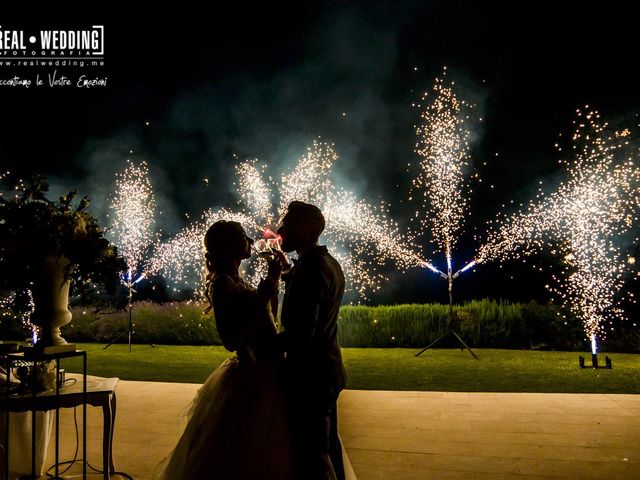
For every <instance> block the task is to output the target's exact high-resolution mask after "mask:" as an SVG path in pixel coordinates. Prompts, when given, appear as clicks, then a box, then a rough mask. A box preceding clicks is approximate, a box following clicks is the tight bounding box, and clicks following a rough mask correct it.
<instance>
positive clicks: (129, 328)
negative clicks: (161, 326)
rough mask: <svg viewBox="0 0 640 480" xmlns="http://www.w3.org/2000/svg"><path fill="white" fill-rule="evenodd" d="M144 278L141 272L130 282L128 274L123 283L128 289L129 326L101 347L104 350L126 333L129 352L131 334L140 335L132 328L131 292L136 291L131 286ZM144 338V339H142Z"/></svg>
mask: <svg viewBox="0 0 640 480" xmlns="http://www.w3.org/2000/svg"><path fill="white" fill-rule="evenodd" d="M143 278H144V274H142V275H141V276H140V278H138V279H137V280H136V281H135V282H131V275H129V280H128V281H127V282H126V283H125V286H126V287H127V289H128V290H129V295H128V300H129V305H128V309H129V326H128V328H127V330H126V331H124V332H122V333H121V334H120V335H118V336H117V337H116V338H114V339H113V340H111V341H110V342H109V343H108V344H106V345H105V346H104V347H103V348H102V349H103V350H106V349H107V348H109V347H110V346H111V345H113V344H114V343H116V342H117V341H118V340H120V339H121V338H122V337H124V336H125V335H128V337H129V353H131V337H132V336H133V335H138V336H139V337H140V334H137V333H136V331H135V330H134V329H133V327H134V324H133V322H132V310H133V294H134V293H136V291H135V290H134V289H133V286H134V285H135V284H136V283H138V282H139V281H140V280H142V279H143ZM143 340H144V339H143ZM144 341H145V343H148V344H149V345H151V346H152V347H154V348H155V345H154V344H153V343H151V342H148V341H146V340H144Z"/></svg>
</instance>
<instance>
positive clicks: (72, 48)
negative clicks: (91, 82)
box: [0, 25, 104, 57]
mask: <svg viewBox="0 0 640 480" xmlns="http://www.w3.org/2000/svg"><path fill="white" fill-rule="evenodd" d="M25 55H31V56H38V55H41V56H47V55H49V56H57V55H60V56H63V55H75V56H83V55H86V56H101V55H104V26H103V25H93V26H92V27H91V28H90V29H82V30H39V31H37V32H28V33H27V32H25V31H24V30H11V29H6V28H2V26H0V56H14V57H18V56H25Z"/></svg>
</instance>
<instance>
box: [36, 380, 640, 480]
mask: <svg viewBox="0 0 640 480" xmlns="http://www.w3.org/2000/svg"><path fill="white" fill-rule="evenodd" d="M197 388H198V385H196V384H180V383H157V382H131V381H121V382H120V383H119V385H118V388H117V398H118V408H117V418H116V428H115V439H114V461H115V465H116V469H117V470H120V471H125V472H127V473H129V474H130V475H132V476H133V477H134V478H136V479H140V480H144V479H149V478H150V475H151V472H152V471H153V468H154V466H155V464H156V463H157V462H158V461H159V460H160V459H161V458H162V457H163V456H165V455H166V454H167V453H168V452H169V451H170V450H171V448H172V446H173V445H174V443H175V442H176V440H177V438H178V437H179V435H180V432H181V429H182V425H183V422H184V420H183V417H182V414H184V413H185V412H186V407H187V405H188V404H189V402H190V400H191V398H192V397H193V395H194V393H195V391H196V390H197ZM72 412H73V410H68V409H67V410H63V411H62V414H61V418H62V421H61V428H62V438H63V442H64V445H62V454H63V455H62V456H63V457H64V458H63V459H68V458H70V457H71V456H72V455H73V450H74V447H75V434H74V433H73V416H72ZM80 413H81V412H80V411H78V418H79V419H81V414H80ZM339 416H340V417H339V421H340V432H341V436H342V439H343V441H344V444H345V447H346V449H347V451H348V453H349V457H350V459H351V462H352V464H353V467H354V469H355V471H356V473H357V474H358V478H359V479H360V480H379V479H392V480H409V479H411V480H414V479H439V480H440V479H442V480H447V479H461V480H466V479H474V480H476V479H482V480H484V479H521V480H552V479H566V478H574V479H581V480H591V479H606V480H613V479H638V478H640V395H595V394H529V393H446V392H394V391H390V392H386V391H356V390H348V391H345V392H343V394H342V395H341V397H340V403H339ZM87 424H88V443H89V460H90V462H91V463H92V464H93V465H95V466H99V465H101V456H100V455H101V453H100V452H101V435H102V430H101V429H102V414H101V410H100V409H98V408H93V407H89V408H88V422H87ZM52 453H53V452H52V450H50V454H49V459H51V461H49V462H48V463H47V464H48V465H49V464H52V463H53V461H52V458H53V455H52ZM91 478H99V477H91ZM113 478H121V477H118V476H114V477H113Z"/></svg>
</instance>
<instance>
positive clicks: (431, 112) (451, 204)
mask: <svg viewBox="0 0 640 480" xmlns="http://www.w3.org/2000/svg"><path fill="white" fill-rule="evenodd" d="M445 74H446V69H445ZM453 85H454V83H453V82H451V83H450V84H445V82H444V80H443V79H436V81H435V84H434V86H433V90H432V92H431V93H425V95H424V96H423V98H422V103H424V104H425V107H424V109H423V110H422V113H421V121H420V123H419V125H418V126H417V127H416V135H417V137H418V142H417V143H416V148H415V152H416V154H417V156H418V158H419V162H418V164H417V175H416V176H415V177H414V179H413V181H412V184H411V191H410V197H409V201H412V202H415V204H416V207H415V214H414V217H413V218H414V220H416V221H417V222H418V224H419V233H420V234H423V233H424V232H427V231H430V232H431V237H430V241H431V242H432V243H434V244H435V245H436V247H437V249H438V250H440V251H442V252H443V253H444V255H445V258H446V264H447V267H446V272H445V271H442V270H440V269H438V268H437V267H435V266H434V265H433V264H431V263H429V262H424V263H423V264H422V266H423V267H425V268H429V269H430V270H431V271H433V272H435V273H438V274H439V275H440V276H441V277H442V278H443V279H445V280H446V281H447V283H448V290H449V315H450V326H451V329H450V330H449V331H447V332H446V333H445V335H443V336H442V337H440V338H439V339H437V340H436V341H435V342H433V343H431V344H430V345H428V346H427V347H426V348H424V349H423V350H421V351H420V352H418V353H417V355H420V354H421V353H423V352H424V351H426V350H427V349H429V348H430V347H431V346H432V345H433V344H435V343H437V342H438V341H439V340H440V339H442V338H444V337H445V336H447V335H448V334H449V333H451V334H453V335H454V336H455V337H456V338H457V339H458V341H459V342H461V344H462V345H464V347H465V348H466V349H467V350H468V351H469V352H470V353H471V355H472V356H473V357H474V358H476V359H477V358H478V357H477V356H476V354H475V353H474V352H473V351H472V350H471V349H470V348H469V347H468V346H467V345H466V344H465V343H464V341H463V340H462V339H461V338H460V336H459V335H458V334H457V333H456V332H455V331H454V330H453V320H454V314H453V281H454V280H455V279H456V278H457V277H458V276H459V275H460V274H462V273H463V272H465V271H467V270H468V269H470V268H471V267H473V266H474V265H475V262H471V263H469V264H467V265H466V266H465V267H464V268H461V269H459V270H457V271H456V270H454V268H453V260H452V256H453V251H454V248H455V245H456V239H457V236H458V234H459V232H460V230H461V228H462V226H463V223H464V216H465V214H466V212H467V210H468V208H467V207H468V204H467V193H470V191H471V188H470V181H471V180H472V179H473V178H477V174H472V175H468V171H469V170H470V168H471V167H470V164H469V160H470V159H469V148H470V144H469V137H470V131H469V128H468V126H467V123H468V121H469V115H468V112H469V111H470V110H471V109H472V105H469V104H468V103H466V102H464V101H462V100H458V98H457V97H456V95H455V93H454V91H453ZM410 167H411V165H410ZM417 355H416V356H417Z"/></svg>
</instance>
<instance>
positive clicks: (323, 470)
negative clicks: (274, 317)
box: [278, 201, 346, 480]
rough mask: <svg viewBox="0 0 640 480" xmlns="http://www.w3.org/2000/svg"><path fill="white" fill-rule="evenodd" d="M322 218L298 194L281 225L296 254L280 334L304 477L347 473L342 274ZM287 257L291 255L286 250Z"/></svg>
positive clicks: (287, 277)
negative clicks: (325, 242) (342, 420)
mask: <svg viewBox="0 0 640 480" xmlns="http://www.w3.org/2000/svg"><path fill="white" fill-rule="evenodd" d="M324 223H325V222H324V216H323V215H322V212H320V210H319V209H318V207H316V206H315V205H311V204H308V203H303V202H298V201H294V202H291V203H290V204H289V207H288V209H287V213H286V215H285V216H284V218H283V220H282V224H281V227H280V228H279V229H278V234H279V235H280V236H281V237H282V250H284V251H285V252H292V251H294V250H295V251H296V252H297V254H298V260H297V261H296V260H294V266H293V267H292V268H290V270H289V271H287V270H286V269H287V267H289V265H288V264H286V265H284V266H283V268H284V269H285V270H284V272H283V279H284V281H285V285H286V288H285V294H284V301H283V304H282V312H281V321H282V325H283V327H284V332H283V333H282V334H281V339H282V341H283V344H284V350H285V352H286V359H285V369H286V372H287V384H288V385H287V391H288V397H289V407H288V408H289V412H290V415H291V423H292V427H293V435H294V438H293V442H294V449H295V450H294V455H295V458H294V462H295V469H296V479H304V480H336V479H337V480H342V479H344V468H343V465H342V447H341V445H340V440H339V439H338V425H337V416H336V401H337V399H338V395H339V394H340V391H341V390H342V389H343V388H344V385H345V379H346V373H345V370H344V365H343V364H342V355H341V353H340V348H339V347H338V342H337V338H336V334H337V330H338V326H337V319H338V311H339V308H340V303H341V301H342V296H343V294H344V275H343V273H342V269H341V268H340V264H339V263H338V262H337V261H336V260H335V258H333V257H332V256H331V255H330V254H329V252H328V251H327V247H325V246H320V245H319V243H318V238H319V237H320V234H321V233H322V231H323V230H324ZM281 261H284V263H286V260H285V258H284V255H281Z"/></svg>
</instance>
